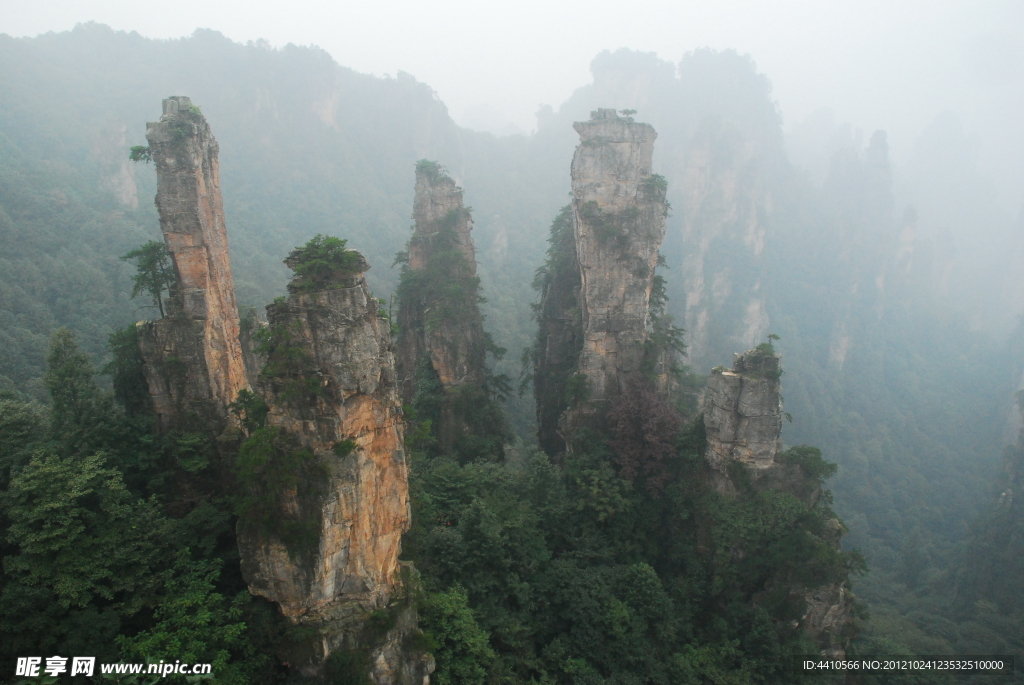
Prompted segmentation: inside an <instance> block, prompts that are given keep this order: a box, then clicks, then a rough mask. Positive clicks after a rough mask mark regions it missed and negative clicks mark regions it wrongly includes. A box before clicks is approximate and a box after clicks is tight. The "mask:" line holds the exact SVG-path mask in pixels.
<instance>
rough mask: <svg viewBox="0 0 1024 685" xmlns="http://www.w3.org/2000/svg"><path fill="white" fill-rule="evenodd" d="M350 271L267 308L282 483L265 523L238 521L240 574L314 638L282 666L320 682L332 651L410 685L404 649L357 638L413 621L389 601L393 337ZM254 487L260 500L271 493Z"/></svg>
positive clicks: (409, 660) (392, 596) (393, 539)
mask: <svg viewBox="0 0 1024 685" xmlns="http://www.w3.org/2000/svg"><path fill="white" fill-rule="evenodd" d="M354 254H356V255H357V254H358V253H354ZM293 256H294V253H293ZM355 261H356V265H355V271H354V272H353V273H350V274H348V275H346V276H345V277H344V278H342V279H341V280H336V281H335V282H332V283H322V284H320V285H321V286H323V288H322V289H318V290H315V291H312V292H308V291H306V292H303V291H301V290H302V289H294V288H290V290H293V292H292V294H291V295H290V296H289V297H288V299H287V300H286V301H284V302H279V303H275V304H272V305H269V306H268V307H267V318H268V322H269V327H268V328H267V330H266V333H265V334H264V336H265V339H266V340H269V344H268V345H267V347H268V348H269V349H268V350H267V351H268V358H267V365H266V366H265V367H264V370H263V373H262V374H261V376H260V381H259V383H258V390H259V393H260V395H261V396H262V397H263V398H264V400H265V401H266V403H267V405H268V406H269V414H268V416H267V422H266V426H267V427H266V428H265V429H264V431H263V432H262V433H261V434H262V435H266V436H267V439H268V440H272V441H274V445H273V451H272V453H273V454H274V456H273V457H271V458H272V459H279V460H289V459H290V460H291V461H288V462H287V463H290V464H293V466H292V468H291V471H290V473H291V475H292V481H291V483H290V485H289V486H288V487H285V488H284V489H283V490H282V491H280V493H279V497H278V499H277V500H270V501H269V502H265V503H264V504H263V505H262V506H264V512H263V513H264V515H263V516H262V517H261V516H259V515H257V514H256V513H253V514H251V515H249V516H245V515H243V516H242V518H241V519H240V521H239V549H240V552H241V558H242V559H241V561H242V572H243V575H244V577H245V578H246V581H247V582H248V583H249V590H250V592H252V593H253V594H256V595H260V596H263V597H266V598H267V599H270V600H272V601H274V602H276V603H277V604H278V605H279V606H280V607H281V611H282V613H283V614H284V615H285V616H286V617H288V618H289V619H291V620H292V621H293V622H295V623H297V624H299V625H303V626H307V627H310V628H313V629H315V630H316V631H317V632H316V634H317V638H316V640H315V641H313V643H311V644H309V645H307V648H308V649H309V650H310V651H309V652H307V653H304V654H301V655H299V656H298V657H292V658H294V659H296V660H297V661H299V662H301V663H302V664H303V666H302V667H301V668H302V670H304V671H306V672H308V673H310V674H314V673H317V672H318V671H319V669H320V668H321V666H322V664H323V661H324V659H325V658H326V657H327V656H329V655H330V654H331V653H332V652H334V651H336V650H338V649H347V650H355V649H369V650H370V651H371V652H372V653H371V663H373V664H374V667H373V668H374V672H375V673H376V675H375V676H374V678H375V681H376V682H378V683H406V682H408V683H412V682H415V683H416V684H417V685H420V683H422V680H423V676H424V675H426V674H427V673H429V670H430V669H429V668H428V662H427V661H426V660H425V659H424V657H423V655H421V654H414V655H411V656H410V655H409V654H408V653H407V652H406V651H403V650H402V649H399V648H398V647H396V645H398V644H399V642H400V641H401V640H400V639H399V637H401V636H398V637H396V636H394V635H392V636H391V637H389V638H388V637H387V636H385V637H386V639H383V640H382V639H380V638H379V636H377V639H369V638H367V636H366V622H367V619H368V616H369V613H370V612H371V611H375V610H384V609H385V608H387V610H388V611H389V612H391V613H393V614H396V615H397V616H398V618H397V619H396V626H398V627H399V628H401V627H402V626H404V628H401V629H402V630H404V631H405V633H403V635H405V634H406V633H410V632H413V631H415V609H414V608H413V607H412V606H411V605H408V606H406V605H405V604H403V602H402V600H401V598H400V595H401V590H402V584H401V579H400V564H399V561H398V556H399V553H400V552H401V537H402V533H404V532H405V531H406V530H407V529H408V527H409V493H408V469H407V466H406V461H405V450H404V436H403V432H404V426H403V422H402V415H401V398H400V397H399V392H398V383H397V378H396V375H395V364H394V357H393V354H392V349H391V335H390V323H389V322H388V321H387V319H386V318H385V317H382V316H381V315H380V313H379V302H378V301H377V300H376V299H375V298H373V297H372V296H371V295H370V292H369V289H368V288H367V286H366V281H365V279H364V277H363V275H362V272H363V271H365V270H366V269H367V268H368V267H367V265H366V263H365V261H364V260H363V259H362V257H361V256H358V259H357V260H355ZM294 290H300V291H299V292H294ZM251 440H252V438H250V442H251ZM248 444H250V443H247V445H248ZM246 458H247V457H246V452H245V448H243V453H242V455H241V459H242V460H243V462H244V461H245V459H246ZM300 462H301V463H302V464H303V465H302V466H294V465H295V464H298V463H300ZM263 463H266V462H263ZM265 473H266V474H267V476H268V482H265V483H262V484H257V485H255V486H253V487H254V489H255V490H256V491H259V493H260V494H259V495H258V496H264V497H265V493H266V492H267V491H268V488H273V487H274V484H273V482H270V481H271V480H272V477H271V472H270V471H266V472H265ZM266 508H269V511H267V510H266ZM253 511H254V512H256V511H258V507H254V508H253ZM403 607H404V608H403ZM409 612H412V613H411V614H410V613H409ZM389 635H390V633H389ZM392 643H393V644H392ZM378 662H379V663H378ZM402 674H405V675H402ZM417 674H418V675H417ZM416 678H418V680H417V679H416Z"/></svg>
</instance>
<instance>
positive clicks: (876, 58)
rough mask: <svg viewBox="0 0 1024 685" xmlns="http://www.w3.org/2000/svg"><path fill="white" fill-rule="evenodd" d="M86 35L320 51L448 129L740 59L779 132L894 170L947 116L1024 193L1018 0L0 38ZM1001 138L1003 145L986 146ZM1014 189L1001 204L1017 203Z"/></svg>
mask: <svg viewBox="0 0 1024 685" xmlns="http://www.w3.org/2000/svg"><path fill="white" fill-rule="evenodd" d="M85 21H97V22H101V23H104V24H108V25H110V26H112V27H113V28H115V29H122V30H135V31H138V32H139V33H141V34H143V35H145V36H148V37H153V38H169V37H180V36H184V35H188V34H191V33H192V31H193V30H195V29H196V28H197V27H202V28H212V29H215V30H218V31H221V32H222V33H224V34H225V35H227V36H228V37H229V38H231V39H233V40H236V41H241V42H246V41H249V40H254V39H258V38H265V39H267V40H269V41H270V43H271V44H272V45H275V46H281V45H285V44H287V43H297V44H301V45H308V44H315V45H319V46H320V47H322V48H324V49H326V50H327V51H328V52H330V53H331V55H332V56H333V57H334V58H335V59H336V60H337V61H338V62H339V63H341V64H343V65H345V66H349V67H352V68H354V69H356V70H358V71H363V72H369V73H375V74H394V73H395V72H396V71H399V70H401V71H406V72H409V73H411V74H413V75H414V76H416V77H417V78H418V79H419V80H421V81H424V82H426V83H428V84H430V86H431V87H433V88H434V89H435V90H436V91H437V93H438V96H439V97H440V98H441V99H442V100H443V101H444V102H445V103H446V104H447V105H448V107H449V111H450V112H451V114H452V116H453V117H454V118H455V119H456V120H457V121H460V122H464V121H465V120H466V111H467V108H470V107H473V106H477V105H487V106H490V107H492V108H494V109H496V110H498V111H499V112H501V113H502V114H503V115H504V117H506V118H507V119H508V120H509V121H511V122H513V123H515V124H516V125H518V126H519V127H521V128H522V129H525V130H527V131H529V130H530V129H532V128H533V126H534V118H533V114H534V112H536V110H537V108H538V106H539V105H540V104H542V103H543V104H551V105H554V106H555V107H557V106H558V105H559V104H561V103H562V102H563V101H564V100H565V99H566V98H567V97H568V96H569V94H570V93H571V92H572V90H573V89H574V88H577V87H579V86H581V85H584V84H585V83H587V82H588V81H589V80H590V74H589V63H590V60H591V59H592V58H593V57H594V55H596V54H597V53H598V52H599V51H601V50H603V49H615V48H619V47H629V48H633V49H636V50H643V51H647V52H657V53H658V55H659V56H660V57H661V58H662V59H666V60H671V61H673V62H677V61H678V60H679V58H680V57H682V55H683V54H685V53H686V52H687V51H689V50H692V49H694V48H698V47H704V46H710V47H713V48H735V49H737V50H738V51H740V52H742V53H749V54H750V55H752V56H753V58H754V60H755V61H756V62H757V64H758V67H759V69H760V70H761V71H763V72H764V73H766V74H767V75H768V76H769V78H770V79H771V80H772V82H773V84H774V86H775V95H776V98H777V100H778V102H779V105H780V108H781V110H782V112H783V117H784V121H785V123H786V125H787V126H788V125H791V124H792V123H794V122H798V121H800V120H802V119H803V118H804V117H806V116H807V115H808V114H810V113H811V112H813V111H814V110H816V109H818V108H820V107H823V106H828V107H831V108H832V109H833V110H834V111H835V113H836V117H837V119H839V120H840V121H849V122H851V123H852V124H853V125H854V126H855V127H856V128H861V129H864V130H865V131H868V132H870V131H872V130H874V129H878V128H882V129H886V130H888V131H889V132H890V141H891V143H892V145H893V149H894V152H895V154H896V155H897V158H898V157H899V155H900V153H901V151H904V150H908V149H910V147H911V145H912V142H913V138H914V137H916V136H917V135H918V134H919V133H920V132H921V131H922V130H923V129H924V128H925V127H926V126H927V124H928V123H929V122H930V121H931V120H932V119H934V117H936V116H937V115H938V114H940V113H941V112H943V111H946V110H951V111H953V112H955V113H956V114H957V115H958V116H960V117H961V119H962V120H963V121H964V123H965V128H966V129H967V130H968V131H969V132H970V133H971V134H972V135H974V136H976V137H977V141H978V145H979V153H980V155H981V158H982V160H984V161H985V163H986V165H987V166H988V167H990V168H991V169H992V170H993V172H992V173H994V174H1000V175H1004V176H1005V175H1007V174H1009V176H1011V177H1013V178H1015V179H1016V178H1024V135H1022V134H1021V133H1020V127H1021V123H1020V122H1021V121H1024V118H1022V116H1021V114H1022V111H1024V1H1022V0H1012V1H1010V0H1007V1H998V2H997V1H990V2H986V1H985V0H972V1H956V2H941V1H940V0H927V1H926V0H920V1H919V0H857V1H856V2H832V1H829V0H812V1H788V2H786V1H779V0H775V1H772V2H749V1H743V0H727V1H720V2H714V1H712V0H700V1H690V0H670V1H665V0H646V1H645V2H639V3H634V2H628V3H627V2H622V1H620V2H608V1H606V0H588V1H586V2H583V1H579V0H572V1H569V2H564V1H559V0H553V1H552V0H543V1H541V0H519V1H518V2H501V3H498V2H481V1H480V0H473V1H469V0H452V1H449V2H436V1H435V2H431V1H429V0H426V1H420V2H411V1H404V0H403V1H401V2H379V1H378V2H370V1H366V0H364V1H362V2H348V1H342V2H328V1H327V0H291V1H290V2H277V1H268V0H248V1H247V2H224V1H218V0H175V2H159V3H158V2H139V1H138V0H89V1H88V2H83V1H77V0H37V1H35V2H26V1H25V0H0V32H3V33H8V34H11V35H15V36H26V35H28V36H31V35H36V34H39V33H43V32H46V31H63V30H67V29H70V28H72V27H73V26H74V25H75V24H76V23H78V22H85ZM1008 127H1009V128H1015V129H1016V130H1017V134H1016V137H1015V138H1014V139H1013V140H1012V141H1009V142H1008V141H1006V140H1004V139H1001V138H1000V139H997V138H995V137H993V136H992V135H989V134H990V132H991V131H993V130H999V131H1006V130H1007V128H1008ZM1015 182H1016V181H1014V182H1013V183H1009V182H1007V183H1004V185H1007V186H1008V187H1007V188H1004V192H1009V193H1010V194H1011V195H1016V194H1018V193H1017V191H1015V190H1013V185H1014V183H1015ZM1018 190H1020V189H1018ZM1018 201H1019V200H1018Z"/></svg>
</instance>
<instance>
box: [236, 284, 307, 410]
mask: <svg viewBox="0 0 1024 685" xmlns="http://www.w3.org/2000/svg"><path fill="white" fill-rule="evenodd" d="M273 306H284V303H283V302H281V303H278V302H275V303H274V305H273ZM302 332H303V328H302V322H301V321H298V320H296V321H293V322H292V323H291V324H274V325H270V326H265V327H263V328H260V329H259V330H258V331H256V333H254V334H253V336H252V339H253V342H254V343H256V344H255V350H256V352H257V354H263V355H266V356H267V361H266V363H265V364H264V365H263V369H262V370H261V371H260V377H261V378H267V379H270V380H271V382H272V383H273V387H274V391H275V392H276V393H277V396H278V397H279V398H280V399H282V400H284V401H286V402H299V401H310V399H311V398H313V397H314V396H316V395H319V394H320V393H322V392H323V389H322V387H321V383H320V378H319V377H318V376H317V374H316V368H315V367H314V366H313V360H312V358H311V357H310V355H309V352H307V351H306V348H305V346H304V345H303V343H302V341H301V340H298V339H296V336H298V335H300V334H301V333H302Z"/></svg>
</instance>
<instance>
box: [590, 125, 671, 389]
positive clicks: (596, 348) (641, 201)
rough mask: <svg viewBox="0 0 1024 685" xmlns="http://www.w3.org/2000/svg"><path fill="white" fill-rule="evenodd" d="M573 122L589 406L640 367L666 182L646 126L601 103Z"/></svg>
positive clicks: (651, 132) (652, 136) (662, 229)
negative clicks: (654, 170)
mask: <svg viewBox="0 0 1024 685" xmlns="http://www.w3.org/2000/svg"><path fill="white" fill-rule="evenodd" d="M573 127H574V128H575V129H576V131H577V132H578V133H579V134H580V145H579V146H578V147H577V148H576V154H575V156H574V157H573V160H572V193H573V200H572V207H573V220H574V228H575V234H576V249H577V256H578V258H579V266H580V274H581V288H580V309H581V311H582V314H583V351H582V353H581V355H580V361H579V371H580V373H583V374H585V375H586V377H587V381H588V384H589V389H590V401H591V403H593V404H594V405H595V406H596V405H597V404H599V403H601V402H602V401H603V400H606V399H609V398H611V397H614V396H615V395H617V394H618V393H619V391H620V388H621V382H622V379H623V377H624V376H626V375H629V374H631V373H635V372H637V371H639V370H640V366H641V363H642V361H643V356H644V342H645V341H646V340H647V324H648V314H649V304H650V296H651V286H652V284H653V282H654V270H655V267H656V266H657V263H658V249H659V248H660V247H661V242H662V240H663V239H664V237H665V214H666V206H665V188H664V185H662V184H659V183H658V179H656V178H654V177H652V174H651V160H652V156H653V153H654V140H655V138H656V137H657V133H655V131H654V129H653V128H652V127H651V126H650V125H649V124H640V123H635V122H634V121H633V120H632V119H631V118H629V117H624V118H623V117H619V116H618V115H617V114H616V113H615V110H610V109H601V110H598V111H596V112H593V113H592V114H591V119H590V121H585V122H577V123H575V124H573Z"/></svg>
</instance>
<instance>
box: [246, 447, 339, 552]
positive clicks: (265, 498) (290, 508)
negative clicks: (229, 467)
mask: <svg viewBox="0 0 1024 685" xmlns="http://www.w3.org/2000/svg"><path fill="white" fill-rule="evenodd" d="M235 472H236V475H237V477H238V481H239V483H240V484H241V485H242V487H243V488H244V493H243V494H241V495H239V496H237V497H236V498H235V512H236V513H237V514H238V517H239V518H240V519H241V520H242V522H243V524H244V525H246V526H252V527H254V529H255V530H256V531H258V532H260V533H264V534H270V535H273V536H275V537H277V538H278V539H279V540H280V541H281V542H283V543H284V544H285V546H286V547H288V550H289V552H290V553H291V554H293V555H295V556H300V555H304V554H306V553H308V552H309V551H311V550H312V549H313V548H314V547H315V545H316V544H317V542H318V541H319V539H320V527H321V519H320V511H321V508H320V497H321V496H322V494H323V493H322V489H323V488H322V486H323V482H324V481H325V480H326V478H327V473H326V467H325V466H324V465H323V464H321V463H320V461H319V460H318V459H317V458H316V456H315V455H314V454H313V453H312V452H310V451H309V450H307V449H299V448H298V447H296V446H295V445H294V444H292V441H291V440H289V439H288V437H287V436H286V435H285V434H284V433H283V432H282V431H281V429H280V428H260V429H258V430H256V431H254V432H253V433H252V435H250V436H249V438H248V439H247V440H246V441H245V442H244V443H242V447H241V448H240V449H239V451H238V460H237V462H236V465H235Z"/></svg>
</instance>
